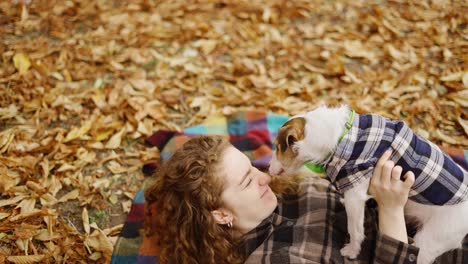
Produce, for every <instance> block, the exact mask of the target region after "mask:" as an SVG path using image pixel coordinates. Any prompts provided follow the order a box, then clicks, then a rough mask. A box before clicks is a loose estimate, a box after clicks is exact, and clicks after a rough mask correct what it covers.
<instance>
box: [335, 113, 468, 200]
mask: <svg viewBox="0 0 468 264" xmlns="http://www.w3.org/2000/svg"><path fill="white" fill-rule="evenodd" d="M387 149H391V150H392V151H393V153H392V155H391V157H390V159H391V160H392V161H394V162H395V163H396V164H397V165H400V166H401V167H402V168H403V173H402V175H404V174H405V173H406V172H407V171H409V170H411V171H412V172H414V174H415V178H416V179H415V183H414V185H413V187H412V190H411V191H410V197H409V198H410V199H412V200H414V201H416V202H419V203H423V204H432V205H453V204H458V203H460V202H463V201H466V200H467V199H468V173H467V172H466V171H465V170H464V169H463V168H462V167H461V166H459V165H458V164H457V163H455V162H454V160H453V159H452V158H451V157H450V156H449V155H447V154H446V153H444V152H443V151H442V150H441V149H440V148H439V147H438V146H436V145H434V144H433V143H431V142H429V141H428V140H426V139H424V138H422V137H420V136H418V135H416V134H414V133H413V131H412V130H411V129H410V128H409V127H408V126H407V125H406V124H405V123H404V122H402V121H392V120H389V119H387V118H384V117H381V116H378V115H370V114H369V115H356V117H355V118H354V121H353V125H352V127H351V129H350V130H349V131H348V133H347V134H346V135H345V136H344V137H343V140H342V141H341V142H340V144H338V147H337V149H336V151H335V153H334V155H333V157H332V158H331V160H330V162H329V163H328V164H327V165H326V171H327V176H328V177H329V178H330V179H331V181H332V182H334V183H335V184H336V187H337V188H338V190H339V191H340V192H344V191H346V190H348V189H350V188H352V187H354V186H356V185H357V184H359V183H361V182H362V181H364V180H365V179H368V178H370V177H371V176H372V171H373V168H374V166H375V164H376V162H377V160H378V159H379V157H381V156H382V154H383V153H384V152H385V151H386V150H387ZM465 169H466V168H465Z"/></svg>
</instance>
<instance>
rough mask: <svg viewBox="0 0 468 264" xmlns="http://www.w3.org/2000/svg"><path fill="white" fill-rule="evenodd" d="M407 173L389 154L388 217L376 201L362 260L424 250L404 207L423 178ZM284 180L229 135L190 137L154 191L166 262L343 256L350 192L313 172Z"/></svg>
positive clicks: (382, 177)
mask: <svg viewBox="0 0 468 264" xmlns="http://www.w3.org/2000/svg"><path fill="white" fill-rule="evenodd" d="M400 175H401V168H399V167H398V166H397V167H395V166H394V164H392V162H390V161H388V155H387V154H384V155H383V156H382V157H381V159H380V160H379V162H378V164H377V165H376V168H375V170H374V176H373V178H372V182H371V187H370V188H371V189H370V192H371V193H372V194H373V195H374V197H375V199H376V201H377V203H378V204H379V211H378V217H377V213H376V210H375V208H370V209H368V210H367V211H366V227H365V228H366V239H365V240H364V242H363V245H362V250H361V254H360V255H359V256H358V260H357V261H358V262H360V263H369V262H377V263H386V262H392V263H395V262H396V263H404V262H406V261H407V262H408V263H410V262H414V261H415V259H416V257H417V253H418V249H417V248H416V247H414V246H411V245H409V244H408V243H407V242H408V239H407V235H406V226H405V221H404V215H403V207H404V205H405V203H406V201H407V198H408V192H409V188H410V187H411V185H412V183H413V182H414V176H413V175H412V173H409V174H407V175H405V177H404V178H405V181H404V182H403V181H400V180H397V179H399V178H400ZM284 180H285V179H284V178H283V179H276V180H274V181H273V182H272V181H271V178H270V176H268V175H267V174H265V173H263V172H261V171H259V170H257V169H256V168H254V167H252V165H251V163H250V160H249V159H248V158H247V156H245V155H244V154H243V153H242V152H240V151H238V150H237V149H236V148H234V147H233V146H232V145H230V144H229V143H228V142H227V141H226V140H225V139H224V138H223V137H217V136H202V137H198V138H194V139H191V140H189V141H188V142H187V143H185V145H184V146H183V147H182V149H179V150H177V151H176V152H175V153H174V155H173V156H172V157H171V158H170V159H169V160H168V161H167V162H166V163H165V164H164V165H163V166H162V167H161V168H160V169H159V171H158V173H157V176H156V178H155V181H154V182H153V183H152V184H151V185H150V186H149V188H147V190H146V192H145V199H146V202H147V205H148V207H147V215H146V231H147V234H148V235H155V237H157V238H158V244H159V247H160V248H161V250H162V251H161V253H160V260H161V261H162V262H165V261H166V260H171V262H173V263H243V262H244V261H246V262H247V263H260V262H267V263H299V262H308V263H310V262H325V263H343V262H344V259H343V257H342V256H341V254H340V252H339V250H340V248H341V247H343V246H344V244H345V243H346V236H347V230H346V212H345V210H344V208H343V206H342V205H341V203H340V202H339V199H340V195H339V194H338V193H337V192H336V190H335V189H334V188H333V186H331V185H330V184H329V182H328V181H326V180H324V179H319V178H313V177H305V178H304V179H303V180H302V181H301V182H300V184H299V185H298V183H297V182H298V181H297V180H296V181H293V180H290V182H288V183H285V182H284ZM270 185H271V186H272V187H273V189H274V191H272V189H271V188H270ZM297 187H300V188H297ZM294 192H295V193H296V194H294ZM291 193H293V194H291ZM275 194H276V195H275ZM277 197H280V198H277ZM370 207H372V205H370ZM377 218H378V220H377ZM377 222H378V227H377ZM379 228H380V230H379Z"/></svg>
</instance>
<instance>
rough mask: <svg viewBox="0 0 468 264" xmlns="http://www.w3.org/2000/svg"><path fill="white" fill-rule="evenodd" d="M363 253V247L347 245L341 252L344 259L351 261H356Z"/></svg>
mask: <svg viewBox="0 0 468 264" xmlns="http://www.w3.org/2000/svg"><path fill="white" fill-rule="evenodd" d="M360 251H361V246H360V245H357V244H352V243H349V244H346V245H345V246H344V247H343V248H342V249H341V250H340V253H341V256H343V257H348V258H350V259H355V258H356V257H357V256H358V255H359V252H360Z"/></svg>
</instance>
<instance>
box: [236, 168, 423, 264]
mask: <svg viewBox="0 0 468 264" xmlns="http://www.w3.org/2000/svg"><path fill="white" fill-rule="evenodd" d="M301 184H302V193H301V194H299V195H294V196H288V197H285V198H284V200H282V201H281V202H280V203H278V204H279V205H278V207H277V208H276V210H275V212H274V213H273V214H272V215H270V217H268V218H267V219H265V220H264V221H263V222H262V223H261V224H260V225H259V226H258V227H257V228H256V229H254V230H252V231H251V232H249V233H248V234H247V235H246V237H245V244H244V247H245V253H246V254H247V255H250V256H249V258H248V259H247V261H246V263H273V264H274V263H277V264H288V263H347V262H351V260H348V259H344V258H343V257H342V256H341V254H340V248H341V247H342V246H344V244H345V243H346V242H347V241H346V239H347V236H346V234H347V229H346V211H345V208H344V206H343V205H342V203H341V202H340V197H341V195H340V194H339V193H338V192H337V191H336V189H335V187H334V186H333V185H332V184H331V183H330V182H329V181H327V180H325V179H321V178H317V177H310V178H306V179H305V180H304V181H303V182H302V183H301ZM365 219H366V221H365V232H366V237H365V240H364V242H363V244H362V250H361V253H360V254H359V256H358V258H357V259H355V260H353V261H352V262H353V263H416V262H415V261H416V259H417V255H418V251H419V249H418V248H416V247H414V246H411V245H409V244H406V243H403V242H400V241H397V240H394V239H392V238H390V237H388V236H385V235H381V234H380V233H379V232H378V227H377V223H378V219H377V211H376V210H375V202H374V201H370V202H368V206H367V208H366V217H365Z"/></svg>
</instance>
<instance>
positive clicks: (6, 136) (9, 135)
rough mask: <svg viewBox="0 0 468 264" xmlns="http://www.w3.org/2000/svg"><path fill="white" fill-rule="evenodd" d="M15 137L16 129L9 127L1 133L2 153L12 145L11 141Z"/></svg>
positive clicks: (0, 145) (0, 144) (0, 150)
mask: <svg viewBox="0 0 468 264" xmlns="http://www.w3.org/2000/svg"><path fill="white" fill-rule="evenodd" d="M14 138H15V133H14V129H13V128H11V129H8V130H5V131H3V132H1V133H0V153H3V152H5V151H6V150H7V149H8V146H10V143H11V142H12V141H13V139H14Z"/></svg>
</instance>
